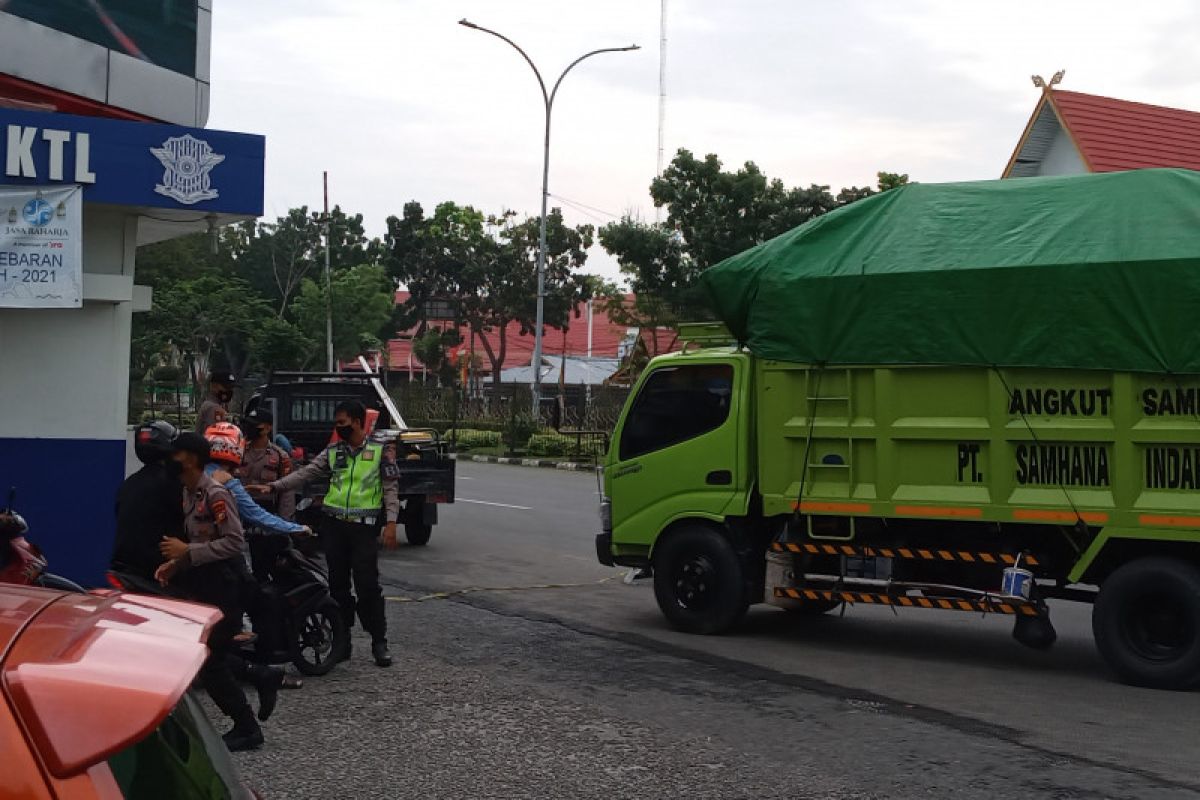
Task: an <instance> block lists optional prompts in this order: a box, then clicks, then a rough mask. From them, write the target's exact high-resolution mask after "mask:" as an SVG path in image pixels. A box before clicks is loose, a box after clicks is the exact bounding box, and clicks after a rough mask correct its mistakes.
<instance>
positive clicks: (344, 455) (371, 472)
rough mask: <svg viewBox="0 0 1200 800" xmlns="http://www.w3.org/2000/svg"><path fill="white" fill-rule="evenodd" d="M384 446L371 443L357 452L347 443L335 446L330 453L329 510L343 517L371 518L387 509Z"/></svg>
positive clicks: (327, 503) (327, 504) (326, 496)
mask: <svg viewBox="0 0 1200 800" xmlns="http://www.w3.org/2000/svg"><path fill="white" fill-rule="evenodd" d="M382 463H383V445H381V444H372V443H370V442H368V443H367V444H366V445H364V447H363V449H362V450H360V451H358V453H357V454H355V453H353V452H351V450H350V448H349V447H348V446H346V445H341V444H339V445H334V447H333V448H332V452H331V453H330V454H329V470H330V478H329V491H328V492H326V494H325V512H326V513H331V514H334V515H336V516H339V517H369V516H374V515H376V514H379V513H381V511H382V508H383V482H382V481H381V479H380V469H379V468H380V465H381V464H382Z"/></svg>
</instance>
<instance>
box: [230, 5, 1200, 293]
mask: <svg viewBox="0 0 1200 800" xmlns="http://www.w3.org/2000/svg"><path fill="white" fill-rule="evenodd" d="M213 5H214V28H213V54H212V112H211V115H210V118H209V126H210V127H214V128H224V129H228V130H235V131H248V132H254V133H261V134H265V135H266V137H267V187H266V214H267V216H268V217H272V218H273V217H275V216H278V215H281V214H283V213H284V212H285V211H286V210H287V209H288V208H290V207H292V206H298V205H303V204H307V205H309V206H310V207H318V206H319V205H320V203H321V171H322V170H329V173H330V187H331V195H332V199H331V202H334V203H339V204H341V205H342V207H343V208H345V209H347V210H349V211H353V212H359V213H362V214H363V215H364V217H365V218H366V224H367V227H368V231H369V232H370V233H372V234H373V235H379V234H381V233H382V232H383V230H384V220H385V219H386V218H387V216H388V215H390V214H399V213H400V210H401V208H402V206H403V204H404V203H405V202H406V201H408V200H413V199H415V200H419V201H420V202H421V203H422V204H424V205H425V207H426V209H427V210H431V209H432V207H433V206H434V205H436V204H437V203H438V202H440V201H442V200H454V201H456V202H459V203H463V204H470V205H474V206H475V207H477V208H479V209H481V210H483V211H488V212H496V211H500V210H502V209H504V208H512V209H515V210H517V211H519V212H522V213H525V214H531V215H534V214H537V213H538V203H539V192H540V182H541V157H542V154H541V132H542V107H541V96H540V94H539V92H538V89H537V85H536V82H535V80H534V77H533V74H532V72H531V71H530V70H529V68H528V67H527V66H526V65H525V63H524V62H523V61H522V60H521V58H520V56H519V55H518V54H517V52H516V51H514V50H512V49H511V48H510V47H508V46H507V45H506V44H504V43H503V42H501V41H500V40H498V39H495V38H493V37H490V36H487V35H486V34H483V33H480V32H478V31H472V30H469V29H467V28H463V27H461V26H459V25H457V24H456V23H457V21H458V20H459V19H460V18H463V17H466V18H468V19H470V20H471V21H473V22H475V23H477V24H479V25H483V26H485V27H489V28H493V29H495V30H497V31H499V32H501V33H503V34H505V35H507V36H508V37H509V38H511V39H514V40H515V41H516V42H517V43H518V44H520V45H521V46H522V47H523V48H525V50H526V52H528V53H529V54H530V56H531V57H532V58H533V59H534V61H535V63H537V64H538V66H539V68H541V69H542V71H543V74H544V76H545V77H546V80H547V82H548V83H551V82H553V80H554V79H555V78H556V77H557V75H558V73H559V72H560V71H561V70H562V68H563V67H565V66H566V65H567V64H568V63H570V61H572V60H573V59H574V58H575V57H577V56H579V55H581V54H582V53H584V52H587V51H588V50H592V49H595V48H599V47H613V46H623V45H627V44H631V43H636V44H639V45H641V47H642V49H641V50H640V51H638V52H634V53H618V54H605V55H600V56H596V57H595V58H592V59H589V60H588V61H586V62H584V63H583V64H581V65H580V66H579V67H577V68H576V69H575V70H574V71H573V72H572V73H571V75H570V76H568V78H567V79H566V80H565V81H564V83H563V88H562V90H561V92H560V93H559V98H558V100H557V102H556V104H555V111H554V126H553V142H552V151H551V163H550V192H551V193H552V194H555V195H559V196H562V197H564V198H567V199H568V200H570V201H572V202H573V203H575V204H577V205H576V206H575V207H574V208H572V207H570V206H566V208H565V211H566V215H567V219H568V221H570V222H572V223H583V222H590V223H595V224H602V223H604V222H607V221H609V220H610V219H612V218H613V217H612V216H610V215H620V214H622V213H625V212H629V211H634V212H638V213H640V214H641V215H642V217H643V218H644V219H653V218H654V208H653V204H652V203H651V201H650V197H649V193H648V187H649V183H650V180H651V179H652V178H653V176H654V173H655V162H656V154H657V124H658V59H659V10H660V5H659V0H509V2H506V3H498V2H495V0H491V1H490V2H489V1H488V0H340V2H336V3H331V2H329V1H328V0H254V1H253V2H238V0H217V2H215V3H214V4H213ZM1198 33H1200V3H1196V2H1194V0H1154V1H1153V2H1140V3H1133V2H1128V0H1125V1H1124V2H1117V1H1114V0H1072V1H1067V0H1040V2H1030V1H1029V0H969V1H967V0H903V2H897V1H896V0H838V1H837V2H830V1H829V0H825V1H824V2H813V0H741V1H740V2H729V0H669V6H668V24H667V39H668V42H667V53H668V56H667V117H666V153H667V157H666V158H667V161H669V160H670V158H671V155H672V154H673V153H674V152H675V150H676V149H677V148H680V147H686V148H688V149H690V150H692V151H693V152H695V153H697V154H698V155H703V154H705V153H710V152H712V153H717V154H718V155H719V156H720V157H721V158H722V160H723V161H724V162H725V164H726V166H727V168H733V167H736V166H737V165H740V164H741V163H742V162H744V161H746V160H753V161H755V162H757V163H758V165H759V166H760V167H761V168H762V169H763V170H764V171H765V172H766V173H767V174H768V175H769V176H771V177H779V178H782V179H783V180H784V182H785V183H787V184H788V185H808V184H810V183H818V184H828V185H829V186H831V187H832V188H833V191H834V192H836V191H837V190H838V189H839V188H841V187H842V186H848V185H851V184H853V185H867V184H873V183H874V177H875V173H876V172H878V171H879V170H887V171H889V172H904V173H908V174H909V175H910V176H911V177H912V179H913V180H918V181H923V182H935V181H954V180H972V179H979V178H995V177H999V175H1000V172H1001V171H1002V170H1003V168H1004V165H1005V164H1006V162H1007V161H1008V157H1009V155H1010V154H1011V152H1012V150H1013V147H1014V146H1015V145H1016V142H1017V139H1018V138H1019V136H1020V134H1021V131H1022V130H1023V128H1024V125H1025V123H1026V121H1027V119H1028V117H1029V115H1030V113H1031V112H1032V110H1033V107H1034V104H1035V103H1036V101H1037V98H1038V91H1039V90H1037V89H1035V88H1034V87H1033V86H1032V84H1031V82H1030V75H1031V74H1033V73H1039V74H1042V75H1044V76H1046V78H1047V79H1048V78H1049V77H1050V75H1052V74H1053V73H1054V72H1055V71H1056V70H1058V69H1060V68H1066V70H1067V76H1066V80H1065V81H1064V83H1063V88H1066V89H1074V90H1077V91H1082V92H1090V93H1095V94H1103V95H1108V96H1112V97H1119V98H1123V99H1128V100H1139V101H1142V102H1150V103H1158V104H1162V105H1171V106H1177V107H1182V108H1191V109H1197V110H1200V47H1197V46H1196V41H1197V34H1198ZM552 202H553V201H552ZM580 205H582V206H586V207H590V208H591V209H592V210H590V211H587V210H579V206H580ZM588 268H589V270H590V271H597V272H601V273H603V274H606V275H609V276H610V277H611V276H613V275H615V266H614V264H613V263H612V260H611V259H609V258H608V257H607V256H606V255H604V253H603V251H601V250H600V248H599V247H597V248H596V249H595V251H594V253H593V255H592V258H591V260H589V263H588Z"/></svg>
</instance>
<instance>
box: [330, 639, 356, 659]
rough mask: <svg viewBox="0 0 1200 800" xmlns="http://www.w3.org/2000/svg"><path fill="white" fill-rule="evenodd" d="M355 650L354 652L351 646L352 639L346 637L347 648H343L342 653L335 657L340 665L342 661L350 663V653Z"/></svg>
mask: <svg viewBox="0 0 1200 800" xmlns="http://www.w3.org/2000/svg"><path fill="white" fill-rule="evenodd" d="M353 650H354V647H353V646H352V645H351V644H350V637H348V636H347V637H346V646H345V647H343V648H342V652H340V653H338V654H337V655H336V656H335V658H337V660H338V662H339V663H340V662H342V661H349V660H350V653H351V652H353Z"/></svg>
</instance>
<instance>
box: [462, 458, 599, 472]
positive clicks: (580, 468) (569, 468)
mask: <svg viewBox="0 0 1200 800" xmlns="http://www.w3.org/2000/svg"><path fill="white" fill-rule="evenodd" d="M450 457H451V458H453V459H456V460H459V461H475V462H477V463H479V464H513V465H516V466H518V467H543V468H545V469H561V470H563V471H564V472H592V471H594V470H597V469H599V467H598V466H596V465H594V464H582V463H579V462H576V461H555V460H554V459H551V458H506V457H504V456H473V455H471V454H470V453H452V454H451V456H450Z"/></svg>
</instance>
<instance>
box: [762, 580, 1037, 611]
mask: <svg viewBox="0 0 1200 800" xmlns="http://www.w3.org/2000/svg"><path fill="white" fill-rule="evenodd" d="M775 596H776V597H779V598H786V599H788V600H826V601H828V600H840V601H841V602H843V603H851V604H853V603H869V604H872V605H883V606H905V607H911V608H939V609H944V610H946V611H978V612H982V613H985V614H1023V615H1025V616H1029V617H1036V616H1037V614H1038V609H1037V606H1036V605H1034V604H1033V603H1029V602H1022V601H1020V600H1017V599H1010V598H1006V597H985V598H981V599H978V600H964V599H962V598H959V597H910V596H908V595H892V594H881V593H875V592H849V591H844V590H837V591H835V590H829V589H790V588H784V587H776V588H775Z"/></svg>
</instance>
